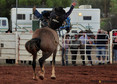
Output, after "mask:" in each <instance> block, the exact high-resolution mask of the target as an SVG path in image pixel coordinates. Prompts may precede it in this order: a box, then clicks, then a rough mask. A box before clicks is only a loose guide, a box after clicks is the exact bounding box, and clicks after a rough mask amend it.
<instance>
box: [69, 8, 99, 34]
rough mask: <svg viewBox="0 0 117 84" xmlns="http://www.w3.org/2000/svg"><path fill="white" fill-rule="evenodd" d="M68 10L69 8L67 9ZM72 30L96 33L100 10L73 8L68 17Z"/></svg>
mask: <svg viewBox="0 0 117 84" xmlns="http://www.w3.org/2000/svg"><path fill="white" fill-rule="evenodd" d="M67 10H69V8H67ZM70 18H71V24H72V25H73V26H72V27H73V30H77V31H78V32H79V31H80V30H88V29H91V30H92V31H98V29H100V9H94V8H85V9H84V8H81V9H80V8H79V9H78V8H75V9H74V10H73V12H72V13H71V15H70Z"/></svg>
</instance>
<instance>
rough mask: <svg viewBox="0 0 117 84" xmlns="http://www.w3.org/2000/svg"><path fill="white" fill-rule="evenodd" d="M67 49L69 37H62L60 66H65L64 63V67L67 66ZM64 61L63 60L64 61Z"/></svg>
mask: <svg viewBox="0 0 117 84" xmlns="http://www.w3.org/2000/svg"><path fill="white" fill-rule="evenodd" d="M68 48H69V35H66V36H65V39H64V37H62V66H64V65H65V62H64V61H66V66H67V65H68ZM64 59H65V60H64Z"/></svg>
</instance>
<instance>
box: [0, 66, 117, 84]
mask: <svg viewBox="0 0 117 84" xmlns="http://www.w3.org/2000/svg"><path fill="white" fill-rule="evenodd" d="M38 70H39V66H37V68H36V72H38ZM45 70H46V73H45V79H44V80H40V79H38V80H33V79H32V74H33V70H32V66H28V65H25V66H24V65H4V66H3V65H0V84H117V65H116V64H113V65H100V66H99V65H95V66H60V65H59V66H58V65H57V66H56V79H55V80H53V79H51V78H50V76H51V66H49V65H47V66H45Z"/></svg>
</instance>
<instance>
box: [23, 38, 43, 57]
mask: <svg viewBox="0 0 117 84" xmlns="http://www.w3.org/2000/svg"><path fill="white" fill-rule="evenodd" d="M40 42H41V39H40V38H33V39H31V40H29V41H27V42H26V44H25V48H26V50H27V51H28V52H29V53H31V54H32V55H35V54H37V52H38V51H39V50H40Z"/></svg>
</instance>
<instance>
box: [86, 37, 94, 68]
mask: <svg viewBox="0 0 117 84" xmlns="http://www.w3.org/2000/svg"><path fill="white" fill-rule="evenodd" d="M87 38H88V39H87V46H86V54H87V57H88V60H89V63H88V65H89V66H91V65H93V64H92V59H91V49H92V44H93V41H91V37H90V36H87Z"/></svg>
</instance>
